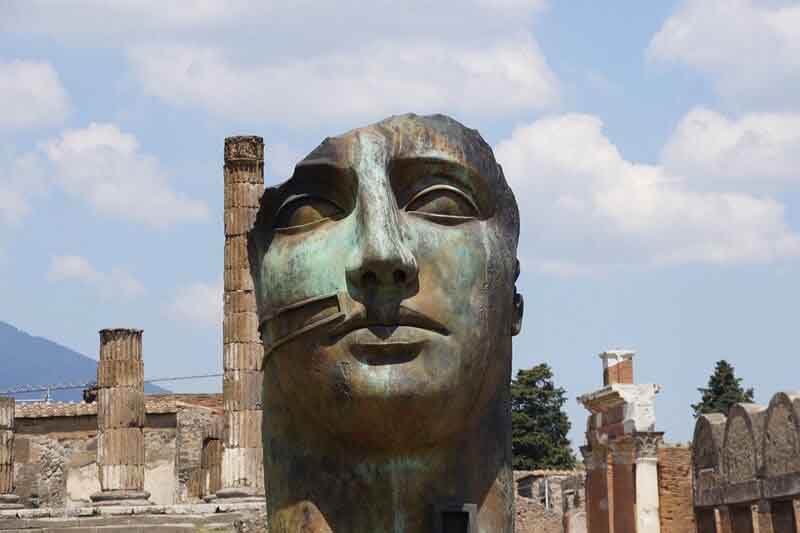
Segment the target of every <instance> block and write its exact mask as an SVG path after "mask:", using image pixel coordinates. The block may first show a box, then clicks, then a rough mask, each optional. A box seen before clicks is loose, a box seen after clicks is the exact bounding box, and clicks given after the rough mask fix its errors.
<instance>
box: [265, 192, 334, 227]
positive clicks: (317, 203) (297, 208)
mask: <svg viewBox="0 0 800 533" xmlns="http://www.w3.org/2000/svg"><path fill="white" fill-rule="evenodd" d="M342 213H343V210H342V209H341V208H340V207H339V206H337V205H336V204H334V203H333V202H331V201H330V200H326V199H325V198H320V197H319V196H312V195H308V194H304V195H300V196H293V197H291V198H289V199H288V200H286V201H285V202H284V203H283V205H282V206H281V207H280V209H278V215H277V217H276V218H275V225H274V227H275V229H277V230H282V229H296V228H302V227H304V226H310V225H311V224H314V223H317V222H323V221H325V220H330V219H333V218H337V217H339V216H341V215H342Z"/></svg>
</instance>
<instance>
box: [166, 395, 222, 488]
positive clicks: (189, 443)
mask: <svg viewBox="0 0 800 533" xmlns="http://www.w3.org/2000/svg"><path fill="white" fill-rule="evenodd" d="M221 419H222V415H221V414H219V413H217V412H216V411H214V410H212V409H203V408H194V409H181V410H180V411H179V412H178V424H177V427H178V435H177V447H178V453H177V458H176V465H177V466H176V471H177V476H178V479H177V483H178V500H179V501H190V500H193V499H198V498H199V497H201V496H202V494H201V492H202V491H199V490H198V489H197V488H192V487H191V485H192V483H193V482H194V483H197V482H199V481H200V480H199V479H198V477H197V476H198V474H199V473H200V470H201V466H202V465H201V462H202V453H203V440H204V438H205V435H206V432H207V428H208V426H209V425H211V424H213V423H214V422H215V421H217V420H221Z"/></svg>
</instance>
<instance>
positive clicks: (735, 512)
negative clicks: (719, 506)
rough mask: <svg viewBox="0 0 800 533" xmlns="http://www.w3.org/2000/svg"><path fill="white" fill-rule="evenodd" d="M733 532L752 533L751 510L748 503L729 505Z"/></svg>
mask: <svg viewBox="0 0 800 533" xmlns="http://www.w3.org/2000/svg"><path fill="white" fill-rule="evenodd" d="M731 522H733V533H753V510H752V509H751V508H750V506H749V505H736V506H732V507H731Z"/></svg>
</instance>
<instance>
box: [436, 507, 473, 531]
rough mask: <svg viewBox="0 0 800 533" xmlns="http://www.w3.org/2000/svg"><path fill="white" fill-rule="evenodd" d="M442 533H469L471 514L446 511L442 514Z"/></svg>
mask: <svg viewBox="0 0 800 533" xmlns="http://www.w3.org/2000/svg"><path fill="white" fill-rule="evenodd" d="M442 533H469V513H467V512H465V511H444V512H443V513H442Z"/></svg>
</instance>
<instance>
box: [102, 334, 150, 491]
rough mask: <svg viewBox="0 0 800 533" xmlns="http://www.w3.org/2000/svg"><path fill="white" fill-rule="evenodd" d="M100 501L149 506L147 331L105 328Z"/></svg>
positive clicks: (103, 338) (103, 336)
mask: <svg viewBox="0 0 800 533" xmlns="http://www.w3.org/2000/svg"><path fill="white" fill-rule="evenodd" d="M97 388H98V391H97V466H98V468H99V471H100V488H101V489H102V491H101V492H99V493H97V494H94V495H92V497H91V498H92V501H94V502H95V504H96V505H147V504H149V502H148V498H149V497H150V493H148V492H146V491H145V490H144V469H145V447H144V430H143V428H144V418H145V406H144V363H143V360H142V330H139V329H103V330H100V362H99V363H98V365H97Z"/></svg>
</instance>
